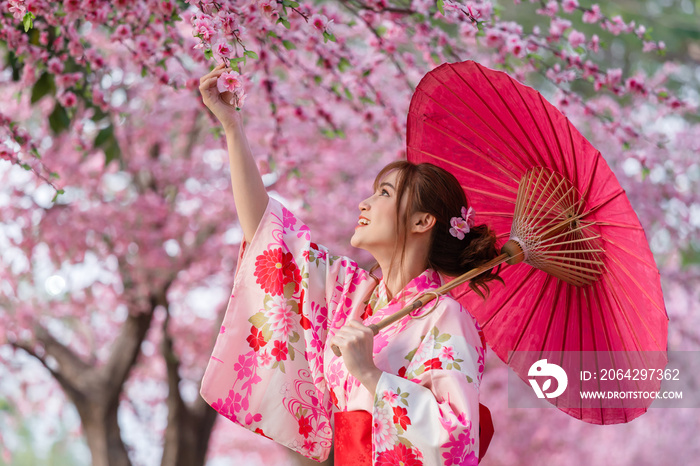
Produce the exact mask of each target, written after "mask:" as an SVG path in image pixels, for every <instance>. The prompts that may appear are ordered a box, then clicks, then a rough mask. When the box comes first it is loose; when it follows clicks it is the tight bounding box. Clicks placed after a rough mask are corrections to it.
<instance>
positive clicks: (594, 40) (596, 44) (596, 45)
mask: <svg viewBox="0 0 700 466" xmlns="http://www.w3.org/2000/svg"><path fill="white" fill-rule="evenodd" d="M588 46H589V47H590V48H591V50H592V51H594V52H598V50H600V38H599V37H598V34H593V36H592V37H591V42H590V44H589V45H588Z"/></svg>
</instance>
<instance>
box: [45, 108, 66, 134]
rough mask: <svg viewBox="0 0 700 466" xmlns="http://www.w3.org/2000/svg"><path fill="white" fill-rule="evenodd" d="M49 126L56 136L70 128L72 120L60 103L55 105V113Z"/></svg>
mask: <svg viewBox="0 0 700 466" xmlns="http://www.w3.org/2000/svg"><path fill="white" fill-rule="evenodd" d="M49 125H50V126H51V130H52V131H53V132H54V134H59V133H61V132H63V131H65V130H66V129H68V126H70V118H69V117H68V113H67V112H66V109H65V108H63V106H61V105H59V104H58V103H56V105H54V107H53V112H51V115H49Z"/></svg>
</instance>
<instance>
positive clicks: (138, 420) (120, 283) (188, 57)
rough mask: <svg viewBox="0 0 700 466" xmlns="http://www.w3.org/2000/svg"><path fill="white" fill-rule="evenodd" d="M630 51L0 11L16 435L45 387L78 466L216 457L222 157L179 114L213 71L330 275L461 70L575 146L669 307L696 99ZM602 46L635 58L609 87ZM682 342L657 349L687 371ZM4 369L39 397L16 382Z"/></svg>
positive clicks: (346, 13)
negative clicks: (527, 98) (500, 82)
mask: <svg viewBox="0 0 700 466" xmlns="http://www.w3.org/2000/svg"><path fill="white" fill-rule="evenodd" d="M623 3H624V2H623ZM650 29H651V28H650V27H647V26H646V25H643V24H637V22H635V21H633V20H631V19H629V18H627V17H626V16H625V15H619V14H618V13H617V12H616V7H615V6H614V5H607V4H602V5H598V4H594V3H593V2H584V1H583V0H581V1H580V2H579V1H577V0H551V1H541V2H532V1H531V2H523V3H522V4H521V2H520V1H518V0H516V1H514V2H509V1H506V2H502V3H498V2H492V1H489V0H466V1H460V2H457V1H453V0H438V1H433V0H413V1H408V0H405V1H401V0H395V1H388V0H365V1H361V0H339V1H337V2H331V1H326V2H296V1H292V0H279V1H278V0H269V1H268V0H251V1H228V0H225V1H224V0H222V1H211V0H203V1H201V2H190V1H179V2H175V1H171V0H117V1H112V2H107V1H104V0H65V1H63V2H48V1H44V0H9V1H8V2H3V3H2V4H1V5H0V44H2V47H0V48H1V49H2V51H3V54H4V58H5V59H4V61H3V68H2V71H1V72H0V83H1V85H0V96H1V99H2V100H0V101H1V102H2V103H3V104H2V107H1V109H0V159H2V161H0V176H2V180H3V184H2V185H3V188H2V195H1V197H0V218H1V219H2V222H3V228H2V229H1V230H0V245H1V247H2V255H1V258H2V259H1V260H2V267H0V278H1V279H2V280H1V281H0V328H1V329H2V330H3V331H2V332H1V333H0V345H2V347H0V358H2V361H3V365H4V366H5V369H6V370H7V371H8V372H9V373H12V374H13V375H14V377H15V378H16V379H17V380H19V381H22V382H21V384H20V385H21V386H20V388H19V389H18V390H17V392H16V393H14V394H10V393H8V394H2V397H4V398H7V399H9V400H10V402H11V403H12V404H13V405H14V406H16V407H17V410H18V411H19V412H20V413H23V414H24V415H29V414H30V413H36V412H37V410H39V409H41V408H40V406H41V405H42V403H43V402H44V401H45V398H42V397H38V398H37V397H33V396H29V392H30V391H31V387H32V386H35V385H37V384H40V383H41V384H47V383H48V382H47V379H48V378H49V377H50V380H53V382H51V383H50V384H49V385H50V386H51V387H53V388H51V389H49V391H48V394H47V395H46V396H47V397H48V396H57V395H50V393H55V392H57V391H58V387H60V390H61V391H62V392H63V393H64V396H65V398H66V400H68V401H70V402H71V403H73V404H74V405H75V407H76V409H77V412H78V415H79V417H80V422H81V425H82V428H81V429H80V430H79V431H78V432H76V435H79V434H83V435H84V436H85V438H86V442H87V445H88V447H89V449H90V452H91V455H92V461H93V464H98V465H100V464H119V465H121V464H124V465H126V464H153V461H152V460H149V459H147V458H149V457H148V456H147V455H149V454H152V453H149V452H147V451H146V450H149V448H145V447H143V441H144V439H145V441H146V443H149V444H150V445H160V447H157V448H155V450H156V453H157V454H158V455H160V456H159V457H160V458H161V462H162V464H164V465H165V464H167V465H170V464H186V465H196V464H203V463H204V461H205V456H206V455H208V456H209V457H216V456H217V455H221V456H223V455H228V454H231V447H230V443H231V442H228V441H226V439H225V438H222V437H221V435H219V434H218V433H217V432H221V430H219V431H215V433H214V434H213V437H211V435H212V429H213V426H214V421H215V419H216V417H215V414H214V411H213V410H211V409H209V408H208V407H207V406H205V405H204V403H203V401H202V400H201V399H200V398H199V397H198V396H197V387H198V384H199V380H200V378H201V375H202V372H203V370H204V367H205V365H206V362H207V358H208V354H209V352H210V349H211V347H212V345H213V339H214V338H215V336H216V332H217V328H218V323H217V321H218V320H219V319H220V317H221V313H222V311H223V309H224V307H225V304H226V300H227V296H228V293H229V291H230V286H231V284H232V276H233V273H234V270H235V264H236V251H237V245H238V243H240V240H241V233H240V229H239V228H238V225H237V224H236V221H235V210H234V207H233V205H232V198H231V196H230V187H229V178H228V174H227V173H226V154H225V147H226V146H225V143H224V141H222V138H221V135H222V134H221V130H220V128H217V127H216V125H215V124H214V120H213V119H212V118H211V116H210V115H209V114H208V113H207V111H206V109H205V108H204V107H203V106H202V105H201V102H200V98H199V95H198V92H197V86H198V84H199V81H198V78H199V76H201V75H203V74H204V73H206V72H207V71H208V69H210V67H211V66H212V65H213V64H214V63H217V62H221V61H223V62H226V63H227V64H230V65H231V66H232V67H233V68H234V69H235V70H236V72H235V73H232V74H231V75H230V76H229V77H228V79H227V80H225V81H224V80H222V82H221V83H220V85H221V86H228V89H230V90H232V91H235V97H236V100H235V102H236V104H237V105H238V106H239V107H241V111H242V112H243V115H244V119H245V121H246V128H247V132H248V137H249V139H250V140H251V143H252V144H253V146H254V152H255V153H256V157H257V160H258V162H259V167H260V170H261V173H263V174H264V180H265V183H266V186H267V187H268V189H269V191H270V193H271V194H272V195H275V196H278V197H281V198H284V199H285V200H286V202H287V203H288V205H289V206H290V207H292V208H294V210H296V211H297V212H298V213H300V214H301V216H302V218H303V219H304V220H305V221H306V222H307V223H308V224H309V225H310V226H311V228H312V230H313V231H314V232H316V233H317V235H318V237H320V238H321V239H322V240H323V242H324V243H326V244H328V245H329V246H332V247H333V248H334V249H336V250H337V251H339V252H341V253H349V254H352V255H353V256H357V255H358V253H357V251H350V250H349V247H348V246H347V242H348V241H347V238H348V236H349V234H350V232H351V225H352V224H353V219H355V218H356V205H357V202H358V201H359V200H360V199H363V198H364V197H365V194H366V193H367V192H368V191H369V188H370V186H371V183H372V180H373V178H374V174H375V173H376V172H377V171H378V168H379V167H381V166H383V165H384V164H385V163H387V162H389V161H391V160H394V159H396V158H398V157H401V156H402V155H403V154H404V148H403V143H404V138H405V115H406V110H407V108H408V103H409V100H410V96H411V93H412V91H413V89H414V88H415V86H416V84H417V83H418V81H419V80H420V78H421V77H422V76H423V75H424V74H425V73H426V72H427V71H429V70H430V69H432V68H434V67H435V66H437V65H439V64H440V63H442V62H445V61H461V60H465V59H475V60H477V61H480V62H481V63H484V64H485V65H487V66H490V67H495V68H501V69H504V70H506V71H508V72H509V73H511V74H512V75H514V76H515V77H517V78H518V79H520V80H521V81H523V82H527V83H528V84H531V85H533V86H535V87H537V88H538V89H540V90H541V91H542V92H543V93H544V94H545V95H546V96H547V97H548V98H549V99H550V100H551V101H552V102H553V103H555V104H556V105H557V106H558V107H559V108H561V109H562V110H563V111H564V112H565V113H566V114H567V116H568V117H569V118H571V119H572V120H573V121H574V122H575V123H576V124H577V126H578V127H579V128H580V129H581V130H582V131H583V132H584V134H587V135H588V136H589V137H590V138H591V140H592V141H593V142H594V144H595V145H596V147H598V148H599V149H600V150H601V151H602V153H603V154H604V155H605V157H606V159H607V160H608V162H609V163H610V165H611V166H612V167H613V169H614V170H615V172H616V173H617V175H618V177H619V179H620V181H621V183H622V184H623V186H624V187H625V189H626V190H627V193H628V196H629V197H630V200H631V201H632V204H633V206H634V207H635V209H636V210H637V212H638V215H639V217H640V220H641V221H642V224H643V226H644V227H645V229H646V231H647V235H648V237H649V238H650V240H651V244H652V247H653V249H654V251H655V252H656V253H657V261H658V263H659V266H660V269H661V272H662V276H663V277H664V280H665V286H666V287H668V288H671V289H675V288H674V287H680V289H683V290H684V291H683V292H688V291H687V290H690V289H692V286H693V284H695V285H696V284H697V281H698V270H697V265H693V264H697V262H699V261H697V260H696V259H695V258H694V257H695V256H694V255H693V254H694V251H697V250H698V249H699V246H698V245H697V244H694V243H693V241H697V240H696V238H698V237H699V235H698V228H699V227H700V220H699V218H700V214H699V212H700V208H699V207H698V205H699V203H698V193H700V189H699V186H698V183H699V179H700V168H699V166H698V161H697V154H698V153H700V146H699V144H700V142H699V141H700V137H698V136H700V125H698V121H697V119H696V118H695V117H694V115H695V114H696V112H697V106H698V92H697V89H698V88H699V87H700V86H698V80H699V79H700V78H699V77H698V75H697V73H696V72H694V71H693V67H692V65H691V63H690V62H688V61H684V60H685V59H684V56H683V55H680V54H677V52H676V49H669V47H667V45H666V44H665V43H664V42H663V41H661V40H655V39H654V37H653V36H652V34H653V33H650ZM610 44H617V48H618V49H619V48H620V47H622V50H623V52H624V55H625V56H626V57H627V56H632V57H636V58H635V59H634V60H627V61H626V62H624V63H621V64H619V65H618V64H617V62H616V61H614V60H613V59H612V58H614V57H612V55H611V53H612V52H610V50H609V49H610ZM664 54H668V55H670V56H664ZM349 161H351V163H349ZM360 258H361V261H363V262H364V263H365V265H369V264H368V263H367V260H368V258H367V257H366V256H362V255H360ZM684 261H685V262H684ZM681 263H689V264H690V266H688V267H685V268H682V267H681ZM691 296H694V295H691ZM696 298H697V297H696V296H695V297H694V298H691V299H696ZM669 313H670V314H671V316H672V319H673V317H674V315H675V314H680V313H681V310H680V307H679V308H678V309H676V308H672V307H671V306H669ZM684 327H685V329H681V328H679V329H675V330H674V329H672V332H675V333H673V334H672V338H671V339H670V341H672V342H678V344H679V345H681V346H682V345H690V346H689V347H690V348H697V346H698V337H697V334H696V333H693V332H692V331H689V330H687V328H697V326H695V327H688V326H684ZM21 355H30V356H31V357H32V358H33V359H34V360H36V361H39V362H40V363H41V364H42V366H43V367H44V373H45V377H44V378H43V379H41V380H40V381H37V380H34V381H33V382H30V381H31V380H33V379H32V378H31V377H30V376H29V375H28V369H27V368H28V367H31V365H30V364H28V363H27V362H26V360H27V358H23V357H22V356H21ZM501 389H502V390H503V388H501ZM494 391H495V392H496V393H499V392H498V390H497V388H494ZM495 399H498V398H497V397H495ZM120 419H121V420H120ZM125 419H127V421H125ZM128 419H130V421H128ZM555 419H557V418H555ZM125 422H126V423H127V424H129V423H130V425H138V426H144V427H142V431H141V437H142V438H141V439H138V438H136V436H134V435H133V434H129V433H128V432H125V428H124V424H125ZM552 422H554V423H556V422H561V423H564V422H565V421H556V420H554V421H552ZM642 422H643V421H642ZM512 423H513V425H514V423H515V421H512ZM497 428H498V426H497ZM220 429H221V428H220ZM2 432H3V431H2V430H0V448H1V449H2V450H3V452H4V454H5V455H10V454H11V452H10V449H9V448H5V447H3V444H4V443H3V442H4V440H3V433H2ZM233 435H235V434H233ZM139 442H141V443H139ZM5 443H7V442H5ZM153 449H154V448H153V447H151V448H150V450H153ZM271 451H272V450H271ZM275 451H277V450H275ZM522 451H525V447H522ZM522 451H521V452H522ZM270 454H272V453H270ZM275 454H277V453H275ZM487 458H488V457H487ZM496 458H498V460H499V461H503V462H504V463H507V462H508V460H507V458H508V456H507V453H504V454H503V455H498V456H497V457H496ZM504 458H505V459H504ZM494 464H496V463H494Z"/></svg>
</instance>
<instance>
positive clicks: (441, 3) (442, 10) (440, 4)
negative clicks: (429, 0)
mask: <svg viewBox="0 0 700 466" xmlns="http://www.w3.org/2000/svg"><path fill="white" fill-rule="evenodd" d="M437 9H438V11H439V12H440V13H441V14H442V16H445V2H444V0H437Z"/></svg>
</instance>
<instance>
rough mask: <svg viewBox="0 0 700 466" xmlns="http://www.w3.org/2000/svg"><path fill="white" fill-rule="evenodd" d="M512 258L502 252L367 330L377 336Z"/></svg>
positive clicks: (510, 255)
mask: <svg viewBox="0 0 700 466" xmlns="http://www.w3.org/2000/svg"><path fill="white" fill-rule="evenodd" d="M512 258H513V254H511V253H508V252H504V253H502V254H501V255H499V256H498V257H496V258H494V259H492V260H490V261H489V262H487V263H486V264H484V265H482V266H481V267H477V268H475V269H472V270H470V271H469V272H466V273H465V274H463V275H460V276H459V277H457V278H455V279H454V280H452V281H450V282H449V283H445V284H444V285H442V286H441V287H440V288H438V289H437V290H435V291H429V292H427V293H424V294H423V295H421V296H420V297H419V298H417V299H416V300H415V301H413V302H412V303H411V304H408V305H406V306H404V307H403V308H402V309H401V310H400V311H397V312H395V313H394V314H392V315H390V316H388V317H385V318H384V319H382V320H380V321H379V322H377V323H376V324H371V325H369V328H371V329H372V333H373V334H374V335H377V333H379V331H380V330H382V329H383V328H386V327H388V326H389V325H391V324H393V323H394V322H396V321H398V320H400V319H401V318H403V317H405V316H407V315H408V314H410V313H411V312H413V311H415V310H417V309H420V308H421V307H423V306H425V305H426V304H428V303H429V302H431V301H432V300H433V299H436V298H437V297H439V296H442V295H443V294H445V293H447V292H448V291H451V290H452V289H453V288H455V287H457V286H459V285H461V284H462V283H465V282H468V281H469V280H471V279H472V278H474V277H478V276H479V275H481V274H482V273H484V272H487V271H489V270H491V269H492V268H494V267H496V266H498V265H500V264H502V263H504V262H506V261H508V260H509V259H512ZM331 349H332V350H333V353H335V355H336V356H338V357H340V356H341V355H342V353H341V351H340V348H338V347H337V346H336V345H332V346H331Z"/></svg>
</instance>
